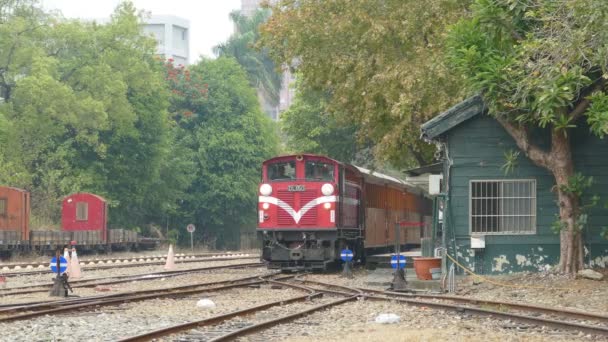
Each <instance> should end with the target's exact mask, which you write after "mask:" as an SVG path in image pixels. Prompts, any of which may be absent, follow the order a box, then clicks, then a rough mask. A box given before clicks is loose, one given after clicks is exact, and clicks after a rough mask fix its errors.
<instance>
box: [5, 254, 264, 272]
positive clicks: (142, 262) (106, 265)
mask: <svg viewBox="0 0 608 342" xmlns="http://www.w3.org/2000/svg"><path fill="white" fill-rule="evenodd" d="M241 259H243V260H245V259H259V256H257V255H252V254H241V255H237V254H230V255H228V254H216V255H212V256H206V257H200V258H197V257H194V256H186V257H176V258H175V263H176V264H177V263H194V262H212V261H222V260H241ZM133 260H135V261H133ZM159 260H160V261H153V260H152V259H143V258H142V259H131V261H129V262H117V263H111V262H103V261H98V262H96V263H94V262H90V263H84V262H81V263H80V265H81V267H82V269H83V270H86V271H91V270H106V269H113V268H128V267H141V266H154V265H163V264H164V263H165V260H164V259H163V258H160V259H159ZM42 266H43V265H40V266H38V267H37V268H38V270H35V271H19V272H3V273H0V275H1V276H5V277H17V276H24V275H36V274H48V273H49V271H48V266H49V265H48V264H46V265H45V266H44V267H42Z"/></svg>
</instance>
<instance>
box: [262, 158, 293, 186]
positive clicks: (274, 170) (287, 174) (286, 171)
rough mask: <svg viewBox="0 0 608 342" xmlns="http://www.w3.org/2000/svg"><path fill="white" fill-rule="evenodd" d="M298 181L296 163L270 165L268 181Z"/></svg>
mask: <svg viewBox="0 0 608 342" xmlns="http://www.w3.org/2000/svg"><path fill="white" fill-rule="evenodd" d="M290 179H296V162H295V161H293V160H292V161H287V162H278V163H272V164H268V180H271V181H274V180H290Z"/></svg>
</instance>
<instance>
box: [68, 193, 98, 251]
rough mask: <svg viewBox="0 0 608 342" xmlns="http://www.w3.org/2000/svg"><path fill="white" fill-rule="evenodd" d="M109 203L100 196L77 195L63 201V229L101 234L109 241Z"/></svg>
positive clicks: (89, 194)
mask: <svg viewBox="0 0 608 342" xmlns="http://www.w3.org/2000/svg"><path fill="white" fill-rule="evenodd" d="M107 212H108V211H107V202H106V200H105V199H104V198H103V197H101V196H98V195H95V194H91V193H76V194H72V195H69V196H67V197H66V198H64V199H63V204H62V210H61V228H62V229H63V230H66V231H97V232H101V233H100V234H101V237H102V239H103V241H104V242H105V241H107Z"/></svg>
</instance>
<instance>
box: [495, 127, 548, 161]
mask: <svg viewBox="0 0 608 342" xmlns="http://www.w3.org/2000/svg"><path fill="white" fill-rule="evenodd" d="M495 118H496V120H497V121H498V122H499V123H500V124H501V125H502V127H504V129H505V130H506V131H507V133H509V135H510V136H511V137H513V139H514V140H515V143H516V144H517V146H518V147H519V148H520V149H521V150H522V151H523V152H524V153H525V154H526V156H527V157H528V158H530V160H532V162H533V163H534V164H536V165H538V166H540V167H544V168H545V169H547V170H551V168H552V166H553V163H552V162H551V155H550V153H549V152H547V151H544V150H543V149H541V148H540V147H538V146H536V145H534V144H532V143H531V142H530V137H529V135H528V131H527V130H526V129H525V128H524V127H522V126H520V125H514V124H513V123H512V122H509V121H508V120H507V119H506V118H504V117H501V116H497V117H495Z"/></svg>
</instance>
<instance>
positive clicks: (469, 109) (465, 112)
mask: <svg viewBox="0 0 608 342" xmlns="http://www.w3.org/2000/svg"><path fill="white" fill-rule="evenodd" d="M485 110H486V108H485V105H484V103H483V100H482V98H481V96H479V95H475V96H473V97H470V98H468V99H466V100H464V101H462V102H460V103H459V104H457V105H455V106H454V107H452V108H450V109H448V110H446V111H445V112H443V113H441V114H439V115H438V116H436V117H434V118H433V119H431V120H429V121H427V122H425V123H424V124H422V126H421V127H420V130H421V131H422V139H424V140H427V141H430V140H435V139H437V138H438V137H439V136H441V135H443V134H444V133H445V132H447V131H449V130H450V129H452V128H454V127H456V126H458V125H459V124H461V123H463V122H465V121H466V120H468V119H470V118H472V117H474V116H476V115H477V114H481V113H483V112H485Z"/></svg>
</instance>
